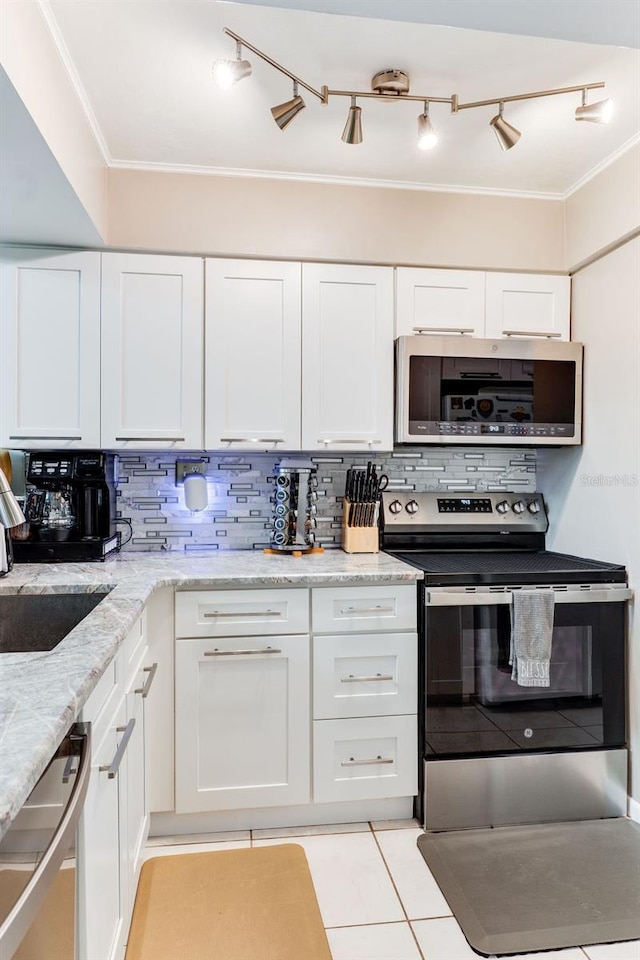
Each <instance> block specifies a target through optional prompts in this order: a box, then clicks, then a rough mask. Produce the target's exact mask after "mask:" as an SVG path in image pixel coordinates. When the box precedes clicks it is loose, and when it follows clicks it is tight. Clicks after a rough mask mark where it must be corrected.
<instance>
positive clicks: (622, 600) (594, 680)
mask: <svg viewBox="0 0 640 960" xmlns="http://www.w3.org/2000/svg"><path fill="white" fill-rule="evenodd" d="M554 590H555V609H554V627H553V639H552V647H551V660H550V670H549V687H523V686H518V684H517V683H516V681H515V680H512V679H511V666H510V665H509V646H510V634H511V601H512V591H511V590H510V589H509V588H505V589H502V588H500V589H499V590H496V588H490V587H484V588H482V587H478V588H465V587H458V588H435V589H429V588H426V591H425V606H426V643H425V650H424V667H423V683H422V690H423V696H424V700H423V722H424V730H423V734H424V755H425V759H426V760H427V761H429V760H439V759H454V758H455V759H462V758H471V757H489V756H500V755H511V754H526V753H534V752H543V751H544V752H548V751H554V752H558V751H560V752H565V751H578V750H593V749H603V748H612V747H623V746H624V745H625V633H626V601H627V600H628V599H629V597H630V596H631V591H630V590H629V589H628V588H626V587H624V586H622V585H611V586H608V585H607V586H605V585H594V586H592V587H587V588H585V587H576V586H573V587H572V586H569V587H564V586H563V587H557V588H554Z"/></svg>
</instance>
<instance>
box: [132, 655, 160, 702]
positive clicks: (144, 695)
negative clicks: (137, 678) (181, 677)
mask: <svg viewBox="0 0 640 960" xmlns="http://www.w3.org/2000/svg"><path fill="white" fill-rule="evenodd" d="M157 669H158V664H157V663H152V664H151V666H150V667H143V672H144V673H148V674H149V676H148V677H147V679H146V682H145V685H144V687H138V688H137V689H136V690H134V691H133V692H134V693H141V694H142V699H143V700H146V699H147V697H148V696H149V690H151V684H152V683H153V680H154V677H155V675H156V670H157Z"/></svg>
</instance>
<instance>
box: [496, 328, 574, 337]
mask: <svg viewBox="0 0 640 960" xmlns="http://www.w3.org/2000/svg"><path fill="white" fill-rule="evenodd" d="M502 336H503V337H548V338H549V339H551V338H557V337H561V336H562V334H561V333H559V332H553V333H549V332H545V331H543V330H503V331H502Z"/></svg>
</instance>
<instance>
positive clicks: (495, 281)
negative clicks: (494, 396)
mask: <svg viewBox="0 0 640 960" xmlns="http://www.w3.org/2000/svg"><path fill="white" fill-rule="evenodd" d="M570 285H571V281H570V279H569V277H558V276H548V275H538V274H519V273H483V272H482V271H479V270H430V269H426V268H424V269H422V268H417V269H409V268H404V267H399V268H398V270H397V272H396V336H398V337H400V336H413V335H415V334H418V333H426V334H429V333H440V334H442V333H452V334H469V335H471V336H476V337H490V338H500V337H511V336H520V337H553V338H557V339H559V340H568V339H569V299H570Z"/></svg>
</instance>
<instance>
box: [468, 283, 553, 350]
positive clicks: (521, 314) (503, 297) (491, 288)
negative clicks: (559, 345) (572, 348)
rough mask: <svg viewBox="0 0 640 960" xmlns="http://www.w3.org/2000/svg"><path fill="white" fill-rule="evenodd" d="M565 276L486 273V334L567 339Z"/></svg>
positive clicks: (489, 335) (495, 336)
mask: <svg viewBox="0 0 640 960" xmlns="http://www.w3.org/2000/svg"><path fill="white" fill-rule="evenodd" d="M570 289H571V281H570V279H569V277H554V276H536V275H535V274H521V273H488V274H487V289H486V322H485V335H486V336H487V337H494V338H497V337H509V336H520V337H554V338H557V339H558V340H569V304H570Z"/></svg>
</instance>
